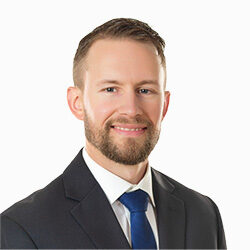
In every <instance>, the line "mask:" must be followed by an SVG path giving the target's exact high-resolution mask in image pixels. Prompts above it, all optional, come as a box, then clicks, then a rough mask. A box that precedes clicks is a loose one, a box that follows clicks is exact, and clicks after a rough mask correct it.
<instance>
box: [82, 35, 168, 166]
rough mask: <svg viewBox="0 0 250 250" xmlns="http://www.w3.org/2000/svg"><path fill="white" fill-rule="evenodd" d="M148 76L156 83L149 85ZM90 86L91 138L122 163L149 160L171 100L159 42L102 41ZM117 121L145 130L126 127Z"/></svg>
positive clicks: (86, 101) (86, 98) (92, 60)
mask: <svg viewBox="0 0 250 250" xmlns="http://www.w3.org/2000/svg"><path fill="white" fill-rule="evenodd" d="M145 80H147V81H148V80H152V81H154V82H147V83H146V82H145V83H143V82H142V81H145ZM114 81H116V82H114ZM84 84H85V85H84V91H83V106H84V126H85V136H86V139H87V140H88V142H89V143H91V144H92V145H93V146H94V147H95V148H96V149H98V150H99V151H100V152H101V153H102V154H103V155H105V156H106V157H107V158H109V159H111V160H113V161H115V162H118V163H121V164H126V165H135V164H138V163H140V162H143V161H144V160H145V159H147V157H148V156H149V154H150V152H151V151H152V150H153V148H154V147H155V145H156V143H157V141H158V139H159V135H160V129H161V121H162V119H163V117H164V116H165V113H166V111H167V110H166V109H167V106H168V98H169V92H164V90H163V84H164V71H163V68H162V66H161V65H160V58H159V56H157V54H156V49H155V48H154V47H153V45H151V44H144V43H140V42H136V41H133V40H111V39H105V40H104V39H102V40H97V41H96V42H95V43H94V44H93V45H92V46H91V48H90V50H89V52H88V56H87V69H86V71H85V72H84ZM114 125H119V127H122V128H124V127H126V125H131V126H132V127H134V128H138V127H143V130H140V131H124V130H120V129H119V128H114V127H113V126H114ZM131 126H130V127H131ZM145 127H146V128H145Z"/></svg>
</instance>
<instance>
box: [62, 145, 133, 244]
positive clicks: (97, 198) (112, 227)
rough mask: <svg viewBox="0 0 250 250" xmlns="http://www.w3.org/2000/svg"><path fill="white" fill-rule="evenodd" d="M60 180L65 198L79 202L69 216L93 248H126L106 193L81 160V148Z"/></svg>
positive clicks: (123, 236) (124, 239)
mask: <svg viewBox="0 0 250 250" xmlns="http://www.w3.org/2000/svg"><path fill="white" fill-rule="evenodd" d="M63 180H64V187H65V195H66V197H68V198H70V199H74V200H78V201H79V203H78V204H77V205H76V206H75V207H73V208H72V210H71V214H72V215H73V217H74V218H75V219H76V221H77V222H78V223H79V224H80V226H81V228H82V229H83V230H84V232H85V233H86V234H87V235H88V236H89V238H90V239H91V240H92V241H93V243H94V245H95V247H96V248H102V249H115V248H116V249H129V248H130V245H129V243H128V241H127V238H126V237H125V235H124V233H123V231H122V228H121V227H120V224H119V222H118V220H117V218H116V216H115V214H114V212H113V209H112V207H111V205H110V203H109V201H108V199H107V197H106V195H105V193H104V192H103V190H102V189H101V187H100V185H99V184H98V183H97V181H96V180H95V178H94V176H93V175H92V173H91V172H90V170H89V169H88V167H87V165H86V163H85V161H84V159H83V157H82V149H81V150H80V152H79V153H78V155H77V156H76V158H75V159H74V160H73V161H72V162H71V164H70V165H69V167H68V168H67V169H66V170H65V171H64V176H63Z"/></svg>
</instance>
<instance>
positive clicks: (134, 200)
mask: <svg viewBox="0 0 250 250" xmlns="http://www.w3.org/2000/svg"><path fill="white" fill-rule="evenodd" d="M148 198H149V197H148V194H147V193H146V192H144V191H143V190H141V189H138V190H136V191H134V192H129V193H124V194H123V195H122V196H121V197H120V198H119V200H120V202H121V203H122V204H123V205H124V206H126V207H127V208H128V210H129V211H130V226H131V240H132V248H133V249H157V247H156V242H155V238H154V234H153V231H152V228H151V226H150V224H149V222H148V219H147V216H146V213H145V212H146V211H147V207H148Z"/></svg>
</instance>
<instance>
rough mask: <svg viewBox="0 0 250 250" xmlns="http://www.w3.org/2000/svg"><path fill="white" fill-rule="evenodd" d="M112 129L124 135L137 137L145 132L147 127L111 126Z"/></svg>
mask: <svg viewBox="0 0 250 250" xmlns="http://www.w3.org/2000/svg"><path fill="white" fill-rule="evenodd" d="M111 129H112V130H114V131H115V132H116V133H118V134H119V135H122V136H130V137H136V136H140V135H142V134H144V133H145V130H146V129H147V127H141V128H140V127H137V128H136V127H135V128H124V127H119V126H114V125H113V126H111Z"/></svg>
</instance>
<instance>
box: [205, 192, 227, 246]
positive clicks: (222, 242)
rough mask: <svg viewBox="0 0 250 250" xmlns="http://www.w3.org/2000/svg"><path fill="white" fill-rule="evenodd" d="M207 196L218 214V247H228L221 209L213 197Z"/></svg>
mask: <svg viewBox="0 0 250 250" xmlns="http://www.w3.org/2000/svg"><path fill="white" fill-rule="evenodd" d="M206 197H207V196H206ZM207 198H208V199H209V200H210V201H211V203H212V205H213V207H214V209H215V213H216V216H217V230H218V232H217V234H218V249H227V245H226V238H225V232H224V228H223V223H222V219H221V215H220V212H219V209H218V207H217V205H216V204H215V203H214V201H213V200H212V199H211V198H209V197H207Z"/></svg>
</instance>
